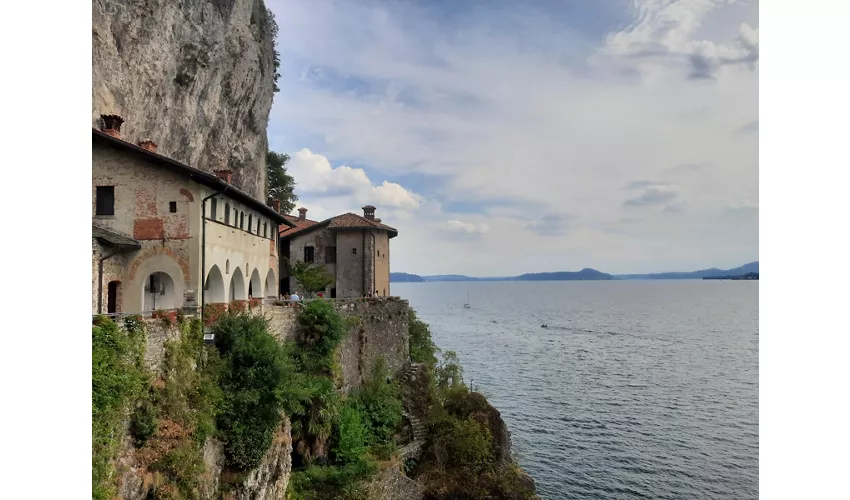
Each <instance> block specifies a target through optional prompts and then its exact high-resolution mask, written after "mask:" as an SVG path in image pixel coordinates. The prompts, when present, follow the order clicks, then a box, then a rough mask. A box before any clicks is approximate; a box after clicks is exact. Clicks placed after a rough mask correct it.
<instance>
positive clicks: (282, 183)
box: [266, 151, 298, 214]
mask: <svg viewBox="0 0 850 500" xmlns="http://www.w3.org/2000/svg"><path fill="white" fill-rule="evenodd" d="M288 161H289V155H288V154H286V153H275V152H274V151H269V152H268V153H266V192H267V193H268V197H269V200H279V201H280V211H281V213H284V214H288V213H289V212H292V211H293V210H294V209H295V202H296V201H298V196H296V195H295V179H294V178H293V177H292V176H291V175H289V174H287V173H286V162H288Z"/></svg>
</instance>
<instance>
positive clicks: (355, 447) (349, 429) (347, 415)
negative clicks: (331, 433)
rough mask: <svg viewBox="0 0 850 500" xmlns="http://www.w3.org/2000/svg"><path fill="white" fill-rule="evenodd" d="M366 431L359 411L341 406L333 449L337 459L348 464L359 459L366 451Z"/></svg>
mask: <svg viewBox="0 0 850 500" xmlns="http://www.w3.org/2000/svg"><path fill="white" fill-rule="evenodd" d="M367 432H368V431H367V429H366V425H365V424H364V423H363V420H362V418H361V417H360V412H359V411H357V409H356V408H352V407H351V406H343V407H342V410H341V411H340V412H339V442H338V443H337V445H336V447H334V450H333V451H334V455H335V456H336V459H337V461H338V462H340V463H342V464H349V463H353V462H356V461H358V460H360V459H361V458H362V457H363V455H364V454H365V453H366V436H367Z"/></svg>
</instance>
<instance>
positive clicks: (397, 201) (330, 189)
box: [287, 148, 421, 210]
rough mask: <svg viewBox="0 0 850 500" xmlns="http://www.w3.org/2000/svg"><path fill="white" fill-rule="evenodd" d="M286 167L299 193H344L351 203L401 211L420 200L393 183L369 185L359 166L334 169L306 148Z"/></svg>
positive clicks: (409, 208) (331, 194) (293, 156)
mask: <svg viewBox="0 0 850 500" xmlns="http://www.w3.org/2000/svg"><path fill="white" fill-rule="evenodd" d="M287 169H288V172H289V174H290V175H292V176H293V177H294V178H295V182H296V194H299V196H304V195H306V196H307V197H308V198H309V197H310V196H313V197H318V198H321V197H322V195H326V194H327V195H330V196H348V197H350V199H351V201H352V202H354V203H371V204H373V205H375V206H376V207H386V208H396V209H402V210H415V209H417V208H418V207H419V204H420V200H421V196H419V195H417V194H416V193H413V192H411V191H408V190H407V189H405V188H404V187H402V186H401V185H400V184H396V183H394V182H388V181H384V182H383V183H382V184H381V185H378V186H375V185H373V184H372V181H371V180H369V177H368V176H367V175H366V172H365V171H364V170H363V169H362V168H352V167H349V166H346V165H341V166H339V167H336V168H334V167H332V166H331V163H330V161H328V159H327V158H326V157H325V156H323V155H320V154H316V153H313V152H311V151H310V150H309V149H306V148H305V149H302V150H300V151H298V152H297V153H295V154H294V155H292V157H291V159H290V161H289V163H288V164H287Z"/></svg>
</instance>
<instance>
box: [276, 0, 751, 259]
mask: <svg viewBox="0 0 850 500" xmlns="http://www.w3.org/2000/svg"><path fill="white" fill-rule="evenodd" d="M591 3H593V4H594V5H595V4H596V3H595V2H588V4H591ZM751 4H752V2H751V3H747V2H744V1H740V2H736V3H735V4H734V5H730V2H721V1H711V0H702V1H692V0H680V1H678V2H669V1H663V2H662V1H639V2H635V6H636V9H635V16H634V22H632V23H631V24H630V25H629V26H628V27H627V28H625V29H623V30H620V31H619V32H616V33H611V34H610V35H609V36H607V37H606V36H601V37H600V38H601V39H602V42H601V43H596V42H595V41H594V40H590V39H577V38H576V37H575V35H573V34H571V33H569V30H568V28H567V29H565V27H564V26H553V22H552V21H546V22H540V21H539V19H538V18H532V17H529V16H531V14H529V13H528V11H527V10H525V9H522V8H521V7H516V8H515V9H514V10H512V11H511V12H510V13H509V14H508V15H512V16H514V17H513V18H511V26H514V27H516V26H518V28H517V29H518V30H523V31H520V32H519V33H510V32H507V31H505V30H497V29H491V28H492V26H491V25H488V22H490V21H492V19H490V20H488V19H487V17H486V16H487V14H486V13H482V14H481V16H480V20H478V21H476V23H475V24H473V23H471V24H468V25H464V26H462V29H458V30H448V29H447V28H446V27H445V26H444V25H443V23H442V22H441V21H439V20H437V19H435V18H434V17H432V16H431V15H430V14H429V12H428V11H419V10H415V9H416V7H412V6H411V5H412V4H410V3H379V4H377V5H379V6H376V4H374V3H360V2H339V1H338V2H334V1H332V0H328V1H326V2H308V1H304V2H297V1H287V2H286V3H285V4H284V5H280V4H276V3H275V2H274V1H272V2H270V3H269V5H270V6H271V8H272V9H273V10H275V11H276V13H278V16H277V19H278V22H279V23H280V24H281V29H280V35H279V44H278V48H279V50H280V51H281V54H282V58H283V61H284V63H283V66H282V73H283V78H282V80H281V82H280V83H279V85H280V87H281V89H282V90H281V92H280V93H279V94H277V96H276V98H275V107H274V109H273V110H272V119H271V125H270V134H271V137H272V144H273V146H274V147H277V148H278V150H282V151H296V150H299V149H301V148H302V147H310V148H311V149H312V150H314V151H322V153H323V154H324V155H325V156H327V157H328V158H331V159H332V160H333V161H334V163H336V162H337V161H338V160H336V159H339V158H345V159H346V161H349V162H351V163H356V164H358V165H366V166H367V168H368V171H369V174H370V175H371V176H372V177H374V178H375V179H379V181H378V182H376V183H375V184H373V183H372V181H371V180H369V178H368V176H367V175H366V173H365V172H363V171H362V170H361V169H356V168H355V169H351V170H353V171H359V172H360V174H362V176H361V175H359V174H358V173H357V172H346V171H341V172H340V173H334V171H335V170H339V169H340V168H342V167H337V168H336V169H334V168H333V167H332V166H331V163H330V162H327V160H325V161H326V162H327V165H326V168H325V167H324V166H322V167H321V168H318V167H316V168H313V169H312V170H311V171H310V172H307V173H305V174H298V173H296V172H295V171H292V170H291V172H292V173H293V175H294V176H295V177H296V182H297V183H298V185H299V189H300V188H301V187H305V188H306V187H308V186H311V184H310V183H311V182H313V181H317V179H318V178H319V176H320V175H321V176H329V177H328V182H329V184H328V186H330V187H333V186H336V187H335V188H334V189H331V188H330V187H329V188H328V189H326V190H325V191H324V192H320V191H317V192H316V193H315V194H316V196H314V195H312V194H311V195H307V194H305V195H303V196H302V198H303V199H305V200H307V201H305V203H307V202H309V203H312V204H314V205H316V204H319V203H320V204H321V206H322V207H323V208H322V209H324V207H330V208H328V210H331V209H334V210H344V211H349V210H351V208H350V207H351V205H352V204H353V203H355V201H356V200H360V199H363V198H362V197H363V196H365V197H367V198H368V197H369V196H371V198H372V200H375V199H379V198H381V197H382V196H387V197H388V198H389V199H391V200H392V201H389V202H388V206H387V207H386V208H384V209H383V210H382V214H380V215H378V216H379V217H382V218H383V220H384V221H385V222H387V223H390V224H391V225H392V224H394V223H395V224H397V225H398V226H399V231H400V234H399V237H398V238H396V239H394V240H393V244H394V245H395V246H394V251H393V252H394V253H393V269H394V270H399V271H410V272H421V273H430V274H436V273H442V272H463V273H468V274H481V275H487V274H490V275H493V274H496V275H499V274H510V273H520V272H532V271H546V270H553V268H558V269H580V268H582V267H594V268H597V269H600V270H603V271H608V272H643V271H658V270H665V269H666V268H671V269H672V268H682V269H685V268H687V266H692V267H694V268H701V267H703V268H704V267H711V266H718V267H724V266H726V267H734V266H735V265H739V264H741V263H743V262H747V261H750V260H753V258H757V252H758V231H757V221H756V225H755V226H754V222H753V221H752V220H751V218H741V217H735V216H734V214H732V213H730V212H727V211H722V210H721V211H718V207H724V206H725V205H726V203H727V202H728V200H730V199H733V200H747V199H757V197H758V134H756V133H739V132H738V131H739V130H741V129H742V127H744V128H745V129H746V130H752V129H753V126H752V124H754V123H755V124H756V125H755V130H757V123H758V122H757V120H758V68H757V65H756V64H755V61H757V58H758V27H757V26H758V24H757V23H758V12H757V8H758V6H757V4H752V5H751ZM411 19H415V20H416V22H415V23H409V22H408V21H410V20H411ZM477 19H478V18H477ZM529 25H533V26H532V27H531V28H530V29H529V28H528V26H529ZM565 32H567V35H565V34H564V33H565ZM591 43H595V46H594V45H591ZM734 61H739V62H734ZM745 61H752V64H751V63H748V62H745ZM317 69H319V70H321V71H316V70H317ZM317 75H321V76H317ZM329 75H330V76H329ZM689 76H692V77H697V76H704V77H705V78H702V79H696V80H695V79H691V80H689V79H688V77H689ZM346 77H347V79H346ZM708 77H711V79H709V78H708ZM323 158H324V157H323ZM294 162H295V155H293V164H294ZM322 165H324V164H322ZM313 170H315V172H314V171H313ZM322 172H324V173H322ZM301 175H308V176H310V175H314V176H316V177H314V178H313V179H312V180H310V179H302V177H301ZM379 175H384V176H385V177H384V178H385V179H392V180H395V181H398V179H399V178H404V179H405V180H404V181H403V182H402V181H399V182H402V184H403V186H398V188H395V187H387V188H386V189H383V188H384V186H386V184H384V183H383V180H384V178H381V177H379ZM408 175H410V176H411V177H402V176H408ZM333 176H339V177H346V179H345V181H343V180H340V179H334V178H332V177H333ZM431 176H441V177H440V178H441V179H444V180H443V181H441V182H443V183H442V184H440V185H439V186H438V187H437V188H430V189H429V188H423V187H421V186H420V185H419V184H417V183H409V182H408V181H407V180H406V179H409V178H419V177H431ZM323 178H324V177H323ZM364 179H365V180H366V181H367V182H368V184H367V182H364ZM636 179H652V181H651V182H649V181H645V184H644V185H642V186H634V187H632V188H631V189H628V190H624V189H623V186H624V184H628V183H630V182H631V181H634V180H636ZM312 185H313V186H314V187H315V189H317V190H320V189H321V186H319V185H317V184H316V183H315V182H314V183H313V184H312ZM351 185H354V186H360V187H359V188H357V189H353V188H352V189H349V191H348V192H347V193H342V192H341V191H344V190H345V188H346V186H351ZM405 193H407V194H409V195H410V197H409V198H408V197H407V196H406V195H405ZM299 195H301V193H300V192H299ZM319 195H322V196H319ZM435 198H439V201H440V202H442V205H441V204H440V203H438V202H437V200H436V199H435ZM500 199H509V200H512V201H513V202H515V203H514V204H507V203H506V204H504V205H501V206H500V205H498V200H500ZM412 200H413V201H412ZM481 200H496V203H497V204H496V205H495V206H494V205H492V204H491V207H492V208H490V209H489V210H487V212H486V214H485V213H484V212H477V213H467V212H469V211H470V210H471V211H473V212H474V211H475V210H474V206H475V203H476V202H480V201H481ZM629 200H631V204H627V205H626V206H624V202H627V201H629ZM356 202H357V203H360V201H356ZM417 203H418V205H417ZM458 203H462V204H464V205H466V206H472V207H473V208H471V209H470V208H465V209H464V213H449V212H447V209H446V207H451V206H453V205H457V204H458ZM522 203H526V204H528V205H533V206H534V208H527V207H525V206H523V205H522ZM373 204H376V205H378V204H377V203H375V202H373ZM641 204H642V205H643V206H648V207H649V208H647V209H644V210H637V207H638V206H640V205H641ZM390 205H392V207H397V208H392V207H391V206H390ZM358 206H359V205H358ZM414 206H416V207H418V208H416V209H412V208H410V207H414ZM685 207H686V208H687V210H686V211H685V210H684V209H685ZM312 210H313V208H312V205H311V213H313V212H312ZM677 211H678V214H677V215H676V216H671V215H670V214H671V213H673V212H677ZM665 212H666V213H665ZM551 214H570V216H569V219H568V220H560V219H557V218H552V216H551ZM331 215H332V214H331ZM624 216H627V217H626V218H627V219H628V220H629V223H614V222H612V221H621V220H623V218H624ZM633 216H638V217H633ZM546 217H550V218H549V219H546ZM449 220H453V221H457V223H458V224H454V225H455V226H457V227H455V228H454V230H455V232H454V233H452V232H450V229H449V227H450V226H449V224H448V223H447V222H446V221H449ZM465 224H471V225H472V226H473V227H475V228H477V229H478V230H479V231H478V232H475V233H468V232H467V231H466V230H464V229H463V227H464V225H465ZM482 224H483V225H486V226H487V227H488V228H493V230H492V231H489V232H481V231H480V229H481V225H482ZM505 232H507V233H508V234H512V235H517V236H518V237H512V238H505V237H504V233H505ZM443 234H448V235H455V236H457V235H468V234H475V235H477V240H476V241H475V242H474V243H472V242H470V241H469V240H468V239H466V238H457V237H455V238H454V239H452V238H451V237H449V238H443V237H442V236H440V235H443ZM519 235H521V237H519ZM465 245H470V246H468V247H467V246H465ZM471 245H476V246H477V247H476V248H477V249H476V250H475V251H473V248H472V246H471ZM485 247H486V249H487V255H486V257H483V256H481V252H480V249H481V248H485ZM528 248H534V249H535V250H534V251H533V252H529V251H528V250H527V249H528ZM658 249H661V250H658ZM450 250H451V251H450ZM436 255H441V256H442V255H446V257H440V258H439V259H438V258H435V256H436ZM468 255H475V256H476V258H469V259H468V258H467V256H468ZM738 261H740V262H738ZM668 264H669V266H668ZM683 266H684V267H683Z"/></svg>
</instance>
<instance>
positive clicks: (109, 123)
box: [100, 115, 124, 139]
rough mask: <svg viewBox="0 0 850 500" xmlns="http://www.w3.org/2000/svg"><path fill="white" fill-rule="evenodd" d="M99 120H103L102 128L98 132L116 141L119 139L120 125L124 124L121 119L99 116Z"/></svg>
mask: <svg viewBox="0 0 850 500" xmlns="http://www.w3.org/2000/svg"><path fill="white" fill-rule="evenodd" d="M100 119H101V120H103V127H102V128H101V129H100V130H102V131H103V132H104V133H106V134H109V135H111V136H112V137H114V138H116V139H120V138H121V124H122V123H124V119H123V118H121V117H120V116H118V115H100Z"/></svg>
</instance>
